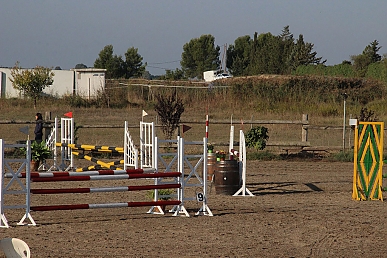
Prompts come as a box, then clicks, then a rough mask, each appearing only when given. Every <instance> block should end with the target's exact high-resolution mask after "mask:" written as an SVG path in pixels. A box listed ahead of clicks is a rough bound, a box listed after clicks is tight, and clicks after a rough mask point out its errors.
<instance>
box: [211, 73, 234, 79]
mask: <svg viewBox="0 0 387 258" xmlns="http://www.w3.org/2000/svg"><path fill="white" fill-rule="evenodd" d="M226 78H232V75H230V74H228V73H220V74H217V75H215V77H214V80H219V79H226Z"/></svg>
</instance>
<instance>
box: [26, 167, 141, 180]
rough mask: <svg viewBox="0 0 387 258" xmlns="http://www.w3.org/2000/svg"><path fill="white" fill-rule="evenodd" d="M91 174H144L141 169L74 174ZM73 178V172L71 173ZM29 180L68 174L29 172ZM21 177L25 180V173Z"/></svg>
mask: <svg viewBox="0 0 387 258" xmlns="http://www.w3.org/2000/svg"><path fill="white" fill-rule="evenodd" d="M90 173H93V174H95V175H118V174H142V173H144V170H143V169H140V168H139V169H127V170H125V171H124V170H110V169H106V170H96V171H85V172H76V174H77V176H82V174H83V175H85V174H86V175H87V174H90ZM72 174H73V176H74V172H72ZM30 175H31V178H39V177H68V176H70V172H51V173H50V172H48V173H44V172H43V173H40V172H31V174H30ZM21 177H22V178H25V177H26V173H25V172H22V173H21Z"/></svg>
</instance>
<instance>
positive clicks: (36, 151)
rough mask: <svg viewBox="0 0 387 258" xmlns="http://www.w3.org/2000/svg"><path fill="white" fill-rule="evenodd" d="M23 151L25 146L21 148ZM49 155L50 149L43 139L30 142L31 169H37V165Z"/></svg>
mask: <svg viewBox="0 0 387 258" xmlns="http://www.w3.org/2000/svg"><path fill="white" fill-rule="evenodd" d="M23 151H24V153H26V152H27V150H26V149H25V148H23ZM50 157H51V151H50V149H49V148H48V147H47V146H46V143H45V142H44V141H41V142H37V141H33V142H32V143H31V170H33V171H37V170H38V168H39V165H40V164H41V163H42V162H43V161H44V160H46V159H48V158H50Z"/></svg>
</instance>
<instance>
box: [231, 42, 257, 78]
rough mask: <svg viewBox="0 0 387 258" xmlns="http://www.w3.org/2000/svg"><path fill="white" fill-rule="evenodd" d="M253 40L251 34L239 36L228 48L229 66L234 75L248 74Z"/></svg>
mask: <svg viewBox="0 0 387 258" xmlns="http://www.w3.org/2000/svg"><path fill="white" fill-rule="evenodd" d="M251 44H252V40H251V38H250V36H249V35H246V36H242V37H239V38H237V39H236V40H235V41H234V45H230V46H229V47H228V49H227V64H226V65H227V68H228V69H229V71H230V72H231V74H233V75H234V76H242V75H248V73H247V67H248V65H249V63H250V52H251Z"/></svg>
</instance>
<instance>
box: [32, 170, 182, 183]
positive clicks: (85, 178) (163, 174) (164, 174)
mask: <svg viewBox="0 0 387 258" xmlns="http://www.w3.org/2000/svg"><path fill="white" fill-rule="evenodd" d="M80 173H81V172H80ZM180 175H181V173H180V172H161V173H146V174H130V175H127V177H125V178H124V176H125V175H101V176H111V177H109V178H101V176H98V175H96V176H60V177H38V178H31V180H32V182H57V181H89V180H109V179H110V180H113V179H134V178H159V177H179V176H180ZM115 177H117V178H115Z"/></svg>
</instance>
